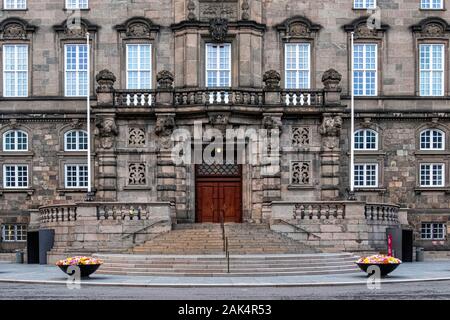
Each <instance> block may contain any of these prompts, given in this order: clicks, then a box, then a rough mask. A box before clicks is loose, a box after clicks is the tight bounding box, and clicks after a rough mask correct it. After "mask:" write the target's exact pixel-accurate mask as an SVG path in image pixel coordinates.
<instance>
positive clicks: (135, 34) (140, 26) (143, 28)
mask: <svg viewBox="0 0 450 320" xmlns="http://www.w3.org/2000/svg"><path fill="white" fill-rule="evenodd" d="M114 28H115V29H116V30H117V31H118V32H120V33H121V34H122V35H123V37H124V38H133V39H154V38H155V36H156V33H157V32H159V28H160V27H159V25H156V24H154V23H153V22H152V21H151V20H150V19H148V18H145V17H133V18H130V19H128V20H127V21H125V22H124V23H123V24H118V25H116V26H115V27H114Z"/></svg>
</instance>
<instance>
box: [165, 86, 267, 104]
mask: <svg viewBox="0 0 450 320" xmlns="http://www.w3.org/2000/svg"><path fill="white" fill-rule="evenodd" d="M263 103H264V95H263V92H262V90H258V89H244V88H238V89H236V88H198V89H176V90H175V92H174V104H175V105H207V104H208V105H216V104H217V105H218V104H220V105H251V106H258V105H262V104H263Z"/></svg>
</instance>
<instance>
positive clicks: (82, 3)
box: [66, 0, 89, 9]
mask: <svg viewBox="0 0 450 320" xmlns="http://www.w3.org/2000/svg"><path fill="white" fill-rule="evenodd" d="M88 8H89V7H88V0H66V9H88Z"/></svg>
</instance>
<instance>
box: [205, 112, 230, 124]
mask: <svg viewBox="0 0 450 320" xmlns="http://www.w3.org/2000/svg"><path fill="white" fill-rule="evenodd" d="M228 120H229V115H228V114H223V113H214V114H211V115H210V116H209V122H210V123H211V124H212V125H227V124H228Z"/></svg>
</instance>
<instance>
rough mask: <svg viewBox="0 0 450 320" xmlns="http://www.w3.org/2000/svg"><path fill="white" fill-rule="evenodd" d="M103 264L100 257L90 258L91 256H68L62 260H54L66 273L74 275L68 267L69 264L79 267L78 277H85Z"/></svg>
mask: <svg viewBox="0 0 450 320" xmlns="http://www.w3.org/2000/svg"><path fill="white" fill-rule="evenodd" d="M102 264H103V261H102V260H100V259H96V258H92V257H81V256H77V257H70V258H67V259H64V260H59V261H58V262H56V265H57V266H58V267H59V268H60V269H61V270H62V271H63V272H64V273H65V274H68V275H74V273H75V272H74V270H73V269H70V270H68V269H69V267H70V266H73V267H78V268H80V277H81V278H87V277H89V276H90V275H91V274H93V273H94V272H95V271H97V269H98V268H99V267H100V266H101V265H102Z"/></svg>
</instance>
